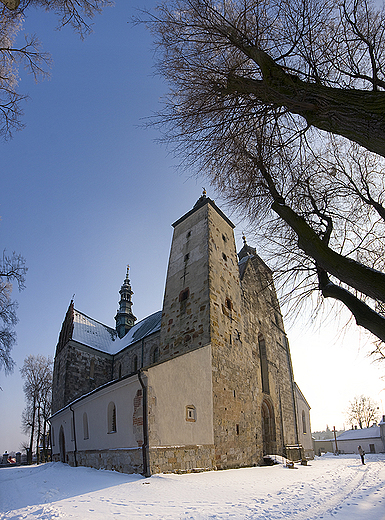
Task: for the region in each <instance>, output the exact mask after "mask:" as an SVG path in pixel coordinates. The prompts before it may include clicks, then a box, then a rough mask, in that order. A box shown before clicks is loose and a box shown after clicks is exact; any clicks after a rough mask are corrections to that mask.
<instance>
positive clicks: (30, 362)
mask: <svg viewBox="0 0 385 520" xmlns="http://www.w3.org/2000/svg"><path fill="white" fill-rule="evenodd" d="M52 365H53V363H52V360H51V359H50V358H46V357H45V356H41V355H38V356H33V355H30V356H28V357H27V358H25V360H24V364H23V366H22V368H21V369H20V373H21V376H22V378H23V379H24V386H23V390H24V395H25V400H26V408H25V409H24V411H23V414H22V429H23V431H24V432H25V433H29V435H30V441H29V448H28V462H29V463H31V462H32V451H33V443H34V441H35V443H36V454H37V461H38V462H39V461H40V445H41V443H42V444H43V452H44V460H47V446H48V443H47V419H48V417H49V414H50V411H51V402H52Z"/></svg>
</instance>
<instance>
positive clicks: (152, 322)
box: [72, 309, 162, 355]
mask: <svg viewBox="0 0 385 520" xmlns="http://www.w3.org/2000/svg"><path fill="white" fill-rule="evenodd" d="M161 320H162V311H157V312H155V313H154V314H151V315H150V316H147V318H144V319H143V320H141V321H139V322H138V323H136V324H135V325H134V326H133V327H132V328H131V329H130V330H129V332H128V333H127V334H126V335H125V336H124V337H123V338H121V339H119V337H118V334H117V332H116V330H115V329H113V328H111V327H108V326H107V325H104V324H103V323H100V322H99V321H96V320H94V319H93V318H90V317H89V316H86V315H85V314H83V313H82V312H80V311H77V310H76V309H74V321H73V323H74V328H73V332H72V339H73V340H74V341H77V342H79V343H81V344H83V345H86V346H88V347H91V348H94V349H96V350H99V351H101V352H106V353H107V354H111V355H113V354H117V353H118V352H120V351H121V350H123V349H124V348H126V347H128V346H130V345H132V344H133V343H136V342H137V341H140V340H141V339H142V338H145V337H146V336H149V335H150V334H153V333H154V332H158V331H159V330H160V323H161Z"/></svg>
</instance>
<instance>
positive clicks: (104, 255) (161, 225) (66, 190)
mask: <svg viewBox="0 0 385 520" xmlns="http://www.w3.org/2000/svg"><path fill="white" fill-rule="evenodd" d="M153 4H154V1H153V0H150V1H146V2H145V3H144V2H142V1H141V0H135V2H133V1H130V2H127V1H119V0H118V1H117V2H116V6H115V7H113V8H107V9H105V10H104V12H103V14H102V15H101V16H97V17H96V18H95V19H94V32H93V34H91V35H90V36H88V37H87V38H86V39H85V40H84V41H81V40H80V39H79V38H78V36H77V35H76V34H74V33H73V32H72V31H71V30H70V28H68V27H66V28H64V29H62V30H61V31H57V30H55V27H56V20H55V17H54V16H53V15H49V14H47V13H44V12H41V11H36V12H35V11H31V12H30V13H29V16H28V18H27V20H26V22H25V25H24V27H25V30H26V32H29V33H36V34H37V35H38V36H39V38H40V39H41V41H42V43H43V48H44V49H45V50H47V51H49V52H50V53H51V55H52V59H53V68H52V70H51V78H50V79H49V80H45V81H43V82H41V83H38V84H35V83H34V81H33V79H32V77H31V76H28V75H26V74H25V73H24V72H21V75H20V76H21V78H20V91H21V92H22V93H27V94H29V96H30V99H29V101H28V102H27V103H25V104H24V112H25V115H24V117H23V122H24V123H25V125H26V127H25V129H23V130H22V131H20V132H16V133H15V134H14V138H13V139H12V140H10V141H8V142H5V143H4V142H1V143H0V154H1V155H0V177H1V197H0V215H1V221H0V245H1V247H2V248H3V249H4V248H5V249H7V251H8V252H12V251H17V252H19V253H21V254H23V255H24V256H25V258H26V261H27V265H28V269H29V271H28V274H27V281H26V285H27V288H26V289H25V291H23V292H22V293H20V294H15V296H16V298H17V300H18V302H19V311H18V316H19V319H20V322H19V324H18V325H17V328H16V331H17V336H18V344H17V345H16V346H15V348H14V351H13V357H14V359H15V361H16V363H17V367H16V369H15V371H14V374H13V375H11V376H8V377H5V376H4V373H0V386H1V387H2V391H0V416H1V417H2V421H1V422H2V425H1V430H0V451H1V450H3V451H4V450H8V451H10V450H17V449H19V446H20V442H21V440H23V439H24V437H23V436H22V435H21V433H20V416H21V412H22V410H23V407H24V401H23V391H22V380H21V378H20V376H19V368H20V367H21V366H22V364H23V360H24V358H25V357H26V356H27V355H29V354H35V355H36V354H43V355H45V356H48V355H50V356H52V357H53V356H54V352H55V346H56V342H57V338H58V334H59V331H60V327H61V323H62V321H63V318H64V315H65V312H66V310H67V307H68V304H69V302H70V300H71V298H72V296H73V294H75V307H76V308H77V309H79V310H81V311H82V312H84V313H85V314H88V315H89V316H91V317H93V318H95V319H97V320H99V321H102V322H103V323H106V324H108V325H110V326H114V316H115V313H116V310H117V307H118V305H117V303H118V299H119V294H118V291H119V289H120V286H121V284H122V281H123V279H124V276H125V271H126V264H128V263H129V264H130V267H131V270H130V278H131V284H132V288H133V291H134V296H133V302H134V306H133V312H134V314H135V315H136V317H137V318H138V319H141V318H143V317H145V316H147V315H148V314H150V313H152V312H155V311H157V310H159V309H160V308H161V305H162V299H163V290H164V281H165V275H166V268H167V261H168V255H169V247H170V242H171V235H172V228H171V223H172V222H174V221H175V220H177V219H178V218H179V217H180V216H181V215H183V214H184V213H185V212H187V211H188V210H189V209H191V207H192V206H193V204H194V203H195V201H196V200H197V198H198V197H199V196H200V195H201V191H202V186H204V185H205V182H204V180H202V179H195V178H194V177H193V176H191V175H189V173H188V172H185V173H183V174H181V173H180V172H178V171H177V170H176V168H175V166H176V161H174V160H173V158H172V156H171V155H170V154H169V153H168V150H167V149H166V148H165V147H162V146H160V145H159V144H157V143H156V142H155V139H156V138H157V137H159V134H158V132H157V130H156V129H154V128H152V129H150V130H149V129H146V130H145V129H144V128H142V127H140V125H141V123H142V122H143V119H144V118H146V117H148V116H151V114H152V113H153V112H154V111H156V110H158V109H159V106H160V105H159V99H160V98H161V96H162V95H163V94H164V93H165V91H166V85H165V84H164V83H163V82H162V79H161V78H159V77H157V76H154V71H153V65H154V58H153V52H152V50H151V36H150V34H149V33H148V31H146V29H145V28H144V27H143V26H133V25H132V24H130V19H131V17H132V15H134V14H135V7H134V6H138V7H141V6H144V5H146V6H147V7H151V6H152V5H153ZM208 195H209V196H210V197H211V198H215V199H216V197H215V194H214V193H211V192H210V190H209V191H208ZM217 203H218V204H219V205H220V200H217ZM225 211H226V213H227V214H228V215H229V217H230V218H232V219H233V221H234V223H235V224H237V228H236V240H237V245H238V248H240V247H241V245H242V240H241V234H242V223H241V222H239V219H237V218H236V217H234V215H232V214H231V212H230V211H229V210H227V209H226V210H225ZM249 242H250V243H251V244H252V240H249ZM252 245H256V244H252ZM259 253H260V255H261V256H262V257H263V252H262V251H259ZM308 321H309V318H308V317H306V318H305V319H304V320H303V323H301V324H299V325H301V326H297V327H294V328H292V329H289V340H290V343H291V350H292V356H293V364H294V373H295V376H296V380H297V383H298V384H299V386H300V387H301V389H302V391H303V393H304V394H305V396H306V397H307V399H308V401H309V403H310V405H311V406H312V424H313V429H323V428H325V426H326V424H329V425H330V426H332V425H333V424H334V422H335V423H336V424H335V425H336V427H342V423H343V420H344V418H343V416H342V414H341V412H343V411H344V409H345V408H346V406H347V404H348V400H349V399H352V398H353V397H354V395H359V394H361V393H364V394H366V395H371V397H373V398H374V399H377V400H378V401H380V399H381V397H382V399H384V403H385V394H384V393H381V390H382V388H383V387H384V386H385V383H384V382H383V381H382V382H381V381H380V379H379V377H380V375H381V373H382V374H383V373H384V370H383V369H382V371H380V370H379V369H378V368H376V367H374V366H373V365H371V364H370V361H369V360H367V359H366V358H365V348H364V347H359V340H358V337H357V335H356V334H353V333H352V334H350V335H347V336H346V337H345V338H344V339H343V338H341V337H338V336H336V333H335V330H336V328H337V326H336V324H335V323H331V324H329V325H328V327H327V333H326V331H325V329H324V328H323V329H322V330H321V331H316V330H314V329H309V328H308V327H307V326H306V324H307V322H308ZM331 385H332V386H333V389H331ZM332 390H333V391H332ZM5 418H6V420H5ZM333 421H334V422H333ZM3 451H2V452H3Z"/></svg>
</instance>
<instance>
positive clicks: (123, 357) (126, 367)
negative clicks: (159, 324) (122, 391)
mask: <svg viewBox="0 0 385 520" xmlns="http://www.w3.org/2000/svg"><path fill="white" fill-rule="evenodd" d="M159 347H160V332H156V333H154V334H151V335H150V336H147V337H146V338H144V342H143V344H142V341H137V342H136V343H134V344H133V345H130V346H129V347H127V348H125V349H124V350H122V351H121V352H118V354H116V355H115V356H114V368H113V379H118V378H119V377H124V376H126V375H128V374H132V373H133V372H136V371H137V370H139V369H140V368H142V367H147V366H149V365H152V364H153V363H154V355H155V350H156V349H158V351H159ZM142 356H143V362H142ZM135 358H136V359H135ZM135 365H136V368H135Z"/></svg>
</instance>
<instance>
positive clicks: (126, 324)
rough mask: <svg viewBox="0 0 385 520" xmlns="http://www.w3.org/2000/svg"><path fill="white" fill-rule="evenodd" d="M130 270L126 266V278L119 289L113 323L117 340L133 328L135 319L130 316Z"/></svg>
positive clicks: (131, 293)
mask: <svg viewBox="0 0 385 520" xmlns="http://www.w3.org/2000/svg"><path fill="white" fill-rule="evenodd" d="M129 270H130V266H129V265H128V266H127V273H126V278H125V280H124V282H123V285H122V287H121V288H120V291H119V293H120V302H119V310H118V312H117V313H116V316H115V321H116V327H115V328H116V331H117V333H118V336H119V338H123V336H125V335H126V334H127V332H128V331H129V330H130V329H131V327H133V325H134V323H135V321H136V317H135V316H134V315H133V314H132V310H131V307H132V301H131V296H132V295H133V294H134V293H133V292H132V290H131V285H130V279H129V278H128V273H129Z"/></svg>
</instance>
